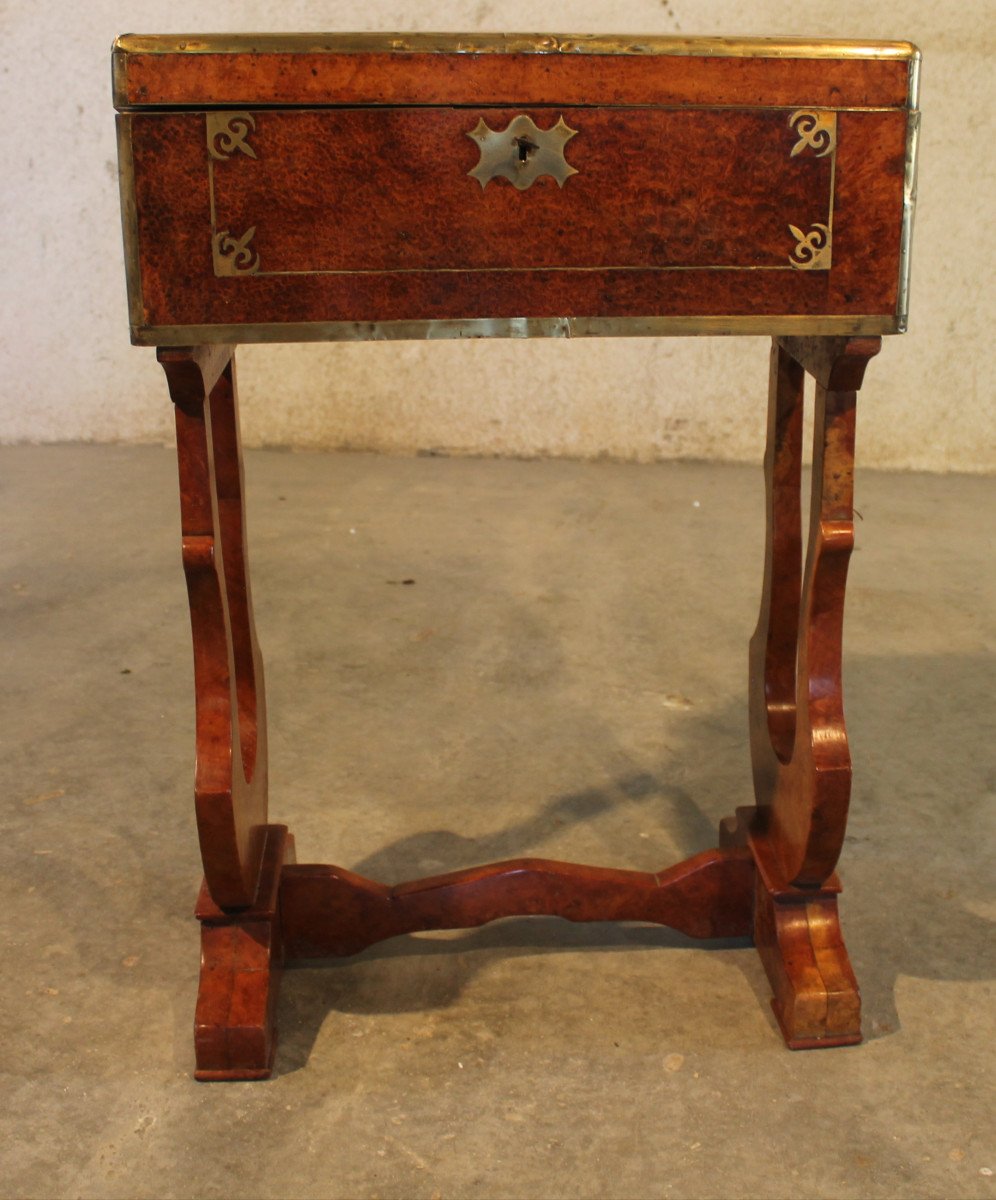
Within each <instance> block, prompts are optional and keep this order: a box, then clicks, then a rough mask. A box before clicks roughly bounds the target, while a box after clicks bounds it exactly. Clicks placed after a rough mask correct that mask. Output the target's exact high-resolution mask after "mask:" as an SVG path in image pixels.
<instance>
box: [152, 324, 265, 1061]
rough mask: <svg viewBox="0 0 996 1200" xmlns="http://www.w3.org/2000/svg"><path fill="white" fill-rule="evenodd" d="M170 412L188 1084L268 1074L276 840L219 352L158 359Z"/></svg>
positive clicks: (231, 374) (223, 357)
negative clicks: (190, 816)
mask: <svg viewBox="0 0 996 1200" xmlns="http://www.w3.org/2000/svg"><path fill="white" fill-rule="evenodd" d="M159 361H160V362H161V363H162V365H163V368H164V370H165V372H166V378H167V381H168V383H169V390H170V396H171V398H172V400H173V402H174V406H175V409H176V433H177V458H178V465H179V472H180V515H181V525H182V534H183V568H184V573H185V575H186V579H187V592H188V595H189V599H190V622H191V630H192V633H193V643H194V687H195V691H196V715H197V732H196V738H197V760H196V761H197V765H196V772H195V781H194V799H195V807H196V814H197V829H198V835H199V838H200V845H201V857H202V859H203V862H204V887H203V889H202V892H201V898H200V900H199V902H198V906H197V916H198V917H199V919H200V920H201V981H200V990H199V993H198V1000H197V1016H196V1019H195V1047H196V1052H197V1076H198V1078H200V1079H253V1078H260V1077H262V1076H265V1075H267V1074H268V1073H269V1071H270V1066H271V1062H272V1057H273V1046H274V1042H275V1026H274V1004H275V998H276V988H277V983H278V980H279V969H280V955H281V950H280V942H279V924H278V921H277V905H278V897H279V881H280V873H281V870H282V867H283V864H284V861H285V859H286V857H287V855H288V851H287V843H288V839H287V835H286V829H284V828H283V827H281V826H267V824H266V808H267V797H266V781H267V771H266V711H265V704H264V698H263V668H262V660H261V658H260V653H259V648H258V646H257V644H256V635H255V630H254V626H253V616H252V600H251V596H250V589H249V575H248V567H247V562H246V538H245V516H244V507H243V499H242V491H243V479H242V455H241V448H240V443H239V425H238V400H237V394H236V383H235V362H234V357H233V350H232V348H231V347H229V346H202V347H195V348H191V349H162V350H160V351H159Z"/></svg>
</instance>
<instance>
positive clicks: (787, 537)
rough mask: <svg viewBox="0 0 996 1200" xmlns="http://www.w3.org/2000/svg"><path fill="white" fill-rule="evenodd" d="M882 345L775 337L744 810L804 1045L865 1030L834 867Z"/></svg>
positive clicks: (777, 970) (763, 944)
mask: <svg viewBox="0 0 996 1200" xmlns="http://www.w3.org/2000/svg"><path fill="white" fill-rule="evenodd" d="M880 346H881V340H880V339H878V338H806V339H800V338H785V339H782V340H781V341H780V342H776V343H775V344H774V345H773V347H772V359H771V390H770V398H769V417H768V451H767V457H766V463H765V466H766V477H767V488H768V536H767V550H766V555H765V579H764V590H763V595H762V603H761V615H760V619H759V622H758V627H757V631H756V632H755V634H754V638H753V640H752V642H751V654H750V672H751V679H750V683H751V755H752V759H753V763H754V784H755V792H756V797H757V803H758V808H757V810H755V812H754V813H753V814H751V815H747V814H744V816H743V817H742V818H741V820H742V823H743V824H744V827H745V830H746V829H747V827H748V826H749V831H748V832H747V838H748V841H749V844H750V846H751V849H752V851H753V854H754V858H755V862H756V864H757V868H758V889H757V894H756V898H755V940H756V942H757V945H758V949H759V951H760V953H761V957H762V960H763V961H764V964H765V967H766V969H767V972H768V976H769V978H770V980H771V983H772V987H773V988H774V991H775V999H774V1005H775V1011H776V1013H777V1015H778V1018H779V1021H780V1023H781V1025H782V1029H783V1032H784V1033H785V1037H786V1040H787V1041H788V1043H789V1045H790V1046H793V1047H795V1048H802V1047H808V1046H820V1045H841V1044H846V1043H848V1042H855V1041H859V1040H860V1037H861V1029H860V1001H859V998H858V990H857V983H856V981H855V979H854V974H853V972H852V970H851V966H850V962H849V961H848V957H847V951H846V949H845V947H844V943H843V940H842V938H841V936H840V928H839V923H838V918H837V899H836V897H837V893H838V892H839V891H840V884H839V881H838V880H837V878H836V876H835V875H834V867H835V866H836V863H837V858H838V856H839V854H840V850H841V846H842V845H843V841H844V831H845V828H846V822H847V808H848V803H849V800H850V790H851V760H850V754H849V751H848V745H847V732H846V728H845V725H844V709H843V693H842V687H841V639H842V632H843V614H844V590H845V586H846V581H847V566H848V561H849V558H850V554H851V549H852V547H853V544H854V523H853V522H854V514H853V475H854V416H855V407H856V401H857V393H858V389H859V388H860V387H861V383H862V380H863V377H864V371H865V367H866V366H867V364H868V361H869V359H871V358H872V357H873V356H874V355H875V354H877V353H878V351H879V349H880ZM804 372H808V373H809V374H811V375H812V376H813V377H814V378H815V380H816V403H815V412H814V422H813V478H812V494H811V501H810V520H809V543H808V549H807V555H806V567H805V573H804V575H802V576H800V562H801V521H800V498H799V484H800V478H801V457H802V440H801V430H802V402H803V378H804ZM800 583H801V586H800Z"/></svg>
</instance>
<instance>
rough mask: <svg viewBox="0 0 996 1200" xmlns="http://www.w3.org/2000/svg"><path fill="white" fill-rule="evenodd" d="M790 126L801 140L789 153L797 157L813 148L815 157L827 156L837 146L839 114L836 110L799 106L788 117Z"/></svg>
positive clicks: (792, 156) (791, 156)
mask: <svg viewBox="0 0 996 1200" xmlns="http://www.w3.org/2000/svg"><path fill="white" fill-rule="evenodd" d="M788 123H789V128H790V129H791V130H793V132H794V133H796V134H797V135H798V138H799V140H798V141H797V142H796V143H795V145H794V146H793V147H792V151H791V153H790V155H789V157H790V158H795V157H796V155H797V154H802V153H803V152H804V151H806V150H812V151H813V156H814V157H815V158H825V157H826V156H827V155H828V154H832V153H833V152H834V150H835V149H836V148H837V114H836V113H835V112H824V111H820V112H812V111H810V110H808V109H805V108H798V109H796V111H795V112H794V113H792V115H791V116H790V117H789V119H788Z"/></svg>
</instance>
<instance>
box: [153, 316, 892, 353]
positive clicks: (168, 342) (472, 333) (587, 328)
mask: <svg viewBox="0 0 996 1200" xmlns="http://www.w3.org/2000/svg"><path fill="white" fill-rule="evenodd" d="M899 332H900V330H899V328H898V325H897V321H896V318H895V317H893V316H881V315H867V316H823V317H819V316H806V317H800V316H777V315H775V316H726V317H703V316H699V317H496V318H469V319H465V320H446V321H306V322H297V323H295V322H288V323H287V324H258V325H253V324H247V325H149V326H134V327H133V328H132V342H133V343H134V344H135V345H136V346H195V345H203V344H205V343H211V342H232V343H246V342H369V341H378V342H393V341H433V340H437V339H444V338H446V339H449V338H532V337H551V338H575V337H674V336H691V335H695V336H709V337H717V336H745V335H746V336H754V337H798V336H803V335H813V336H817V335H820V336H824V335H838V336H844V335H859V334H863V335H866V336H878V335H879V334H891V333H899Z"/></svg>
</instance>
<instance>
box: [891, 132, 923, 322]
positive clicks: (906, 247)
mask: <svg viewBox="0 0 996 1200" xmlns="http://www.w3.org/2000/svg"><path fill="white" fill-rule="evenodd" d="M919 142H920V113H919V112H911V113H910V115H909V119H908V121H907V125H906V171H905V175H904V177H903V226H902V232H901V234H900V238H899V294H898V296H897V299H896V320H897V323H898V326H899V332H900V333H905V332H906V328H907V326H908V324H909V315H910V273H911V268H912V251H913V222H914V218H915V216H916V177H917V159H918V156H919Z"/></svg>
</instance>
